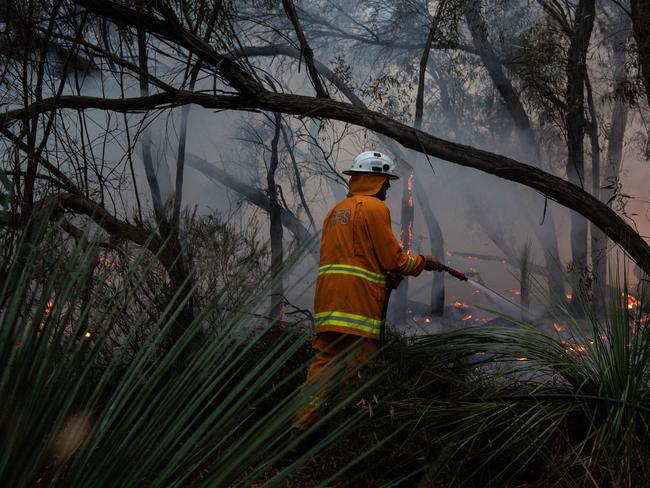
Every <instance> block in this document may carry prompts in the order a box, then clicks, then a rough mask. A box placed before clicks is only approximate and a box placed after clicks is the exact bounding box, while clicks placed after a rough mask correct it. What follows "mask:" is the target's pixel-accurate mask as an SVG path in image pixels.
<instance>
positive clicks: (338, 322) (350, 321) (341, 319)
mask: <svg viewBox="0 0 650 488" xmlns="http://www.w3.org/2000/svg"><path fill="white" fill-rule="evenodd" d="M314 318H315V319H316V326H317V327H318V326H323V325H335V326H338V327H346V328H349V329H354V330H360V331H363V332H370V333H379V330H380V328H381V320H376V319H372V318H370V317H364V316H363V315H357V314H354V313H347V312H334V311H328V312H320V313H317V314H315V315H314Z"/></svg>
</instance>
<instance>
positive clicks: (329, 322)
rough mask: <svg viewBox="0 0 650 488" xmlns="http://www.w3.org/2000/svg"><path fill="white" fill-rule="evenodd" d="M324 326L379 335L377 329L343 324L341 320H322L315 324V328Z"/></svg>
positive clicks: (347, 323)
mask: <svg viewBox="0 0 650 488" xmlns="http://www.w3.org/2000/svg"><path fill="white" fill-rule="evenodd" d="M326 325H335V326H337V327H344V328H346V329H350V330H360V331H362V332H369V333H371V334H379V329H378V328H376V327H368V326H365V325H358V324H354V325H353V324H350V323H349V322H343V321H342V320H324V321H323V322H317V323H316V327H323V326H326Z"/></svg>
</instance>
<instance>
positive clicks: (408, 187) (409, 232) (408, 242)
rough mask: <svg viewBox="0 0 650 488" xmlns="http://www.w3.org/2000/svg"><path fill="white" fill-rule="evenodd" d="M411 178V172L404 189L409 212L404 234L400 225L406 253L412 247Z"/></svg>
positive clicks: (409, 251)
mask: <svg viewBox="0 0 650 488" xmlns="http://www.w3.org/2000/svg"><path fill="white" fill-rule="evenodd" d="M413 178H415V174H414V173H411V174H410V175H409V177H408V180H406V190H407V194H408V198H407V199H406V205H407V207H408V208H409V214H410V218H408V219H406V220H407V222H408V225H407V227H406V235H405V233H404V227H402V230H401V232H400V237H401V240H402V247H403V248H404V250H405V251H404V252H405V253H406V254H411V248H412V247H413ZM402 225H403V223H402Z"/></svg>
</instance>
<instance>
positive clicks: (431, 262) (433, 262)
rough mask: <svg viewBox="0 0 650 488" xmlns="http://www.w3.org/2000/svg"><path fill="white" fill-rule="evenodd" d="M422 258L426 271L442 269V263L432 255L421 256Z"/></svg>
mask: <svg viewBox="0 0 650 488" xmlns="http://www.w3.org/2000/svg"><path fill="white" fill-rule="evenodd" d="M422 257H423V258H424V269H425V270H427V271H443V264H442V263H440V261H438V260H437V259H436V258H434V257H433V256H422Z"/></svg>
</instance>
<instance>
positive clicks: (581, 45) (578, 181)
mask: <svg viewBox="0 0 650 488" xmlns="http://www.w3.org/2000/svg"><path fill="white" fill-rule="evenodd" d="M594 16H595V0H580V3H579V4H578V8H577V9H576V13H575V23H574V27H573V32H572V35H571V44H570V47H569V56H568V59H567V65H566V76H567V87H566V103H567V109H566V117H565V125H566V132H567V149H568V159H567V167H566V171H567V177H568V179H569V181H570V182H571V183H573V184H574V185H576V186H579V187H580V188H584V173H585V171H584V141H583V138H584V134H585V117H584V86H585V79H586V72H587V48H588V47H589V41H590V39H591V31H592V28H593V25H594ZM571 257H572V263H571V266H572V269H573V272H574V273H575V278H574V279H575V280H576V281H577V284H578V287H580V283H581V281H582V280H583V279H584V275H585V273H587V270H588V267H587V266H588V263H587V221H586V220H585V218H584V217H583V216H581V215H579V214H577V213H576V212H571ZM571 306H572V308H573V310H574V311H576V312H578V313H579V312H581V310H582V309H581V307H580V289H579V288H578V289H574V291H573V294H572V297H571Z"/></svg>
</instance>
